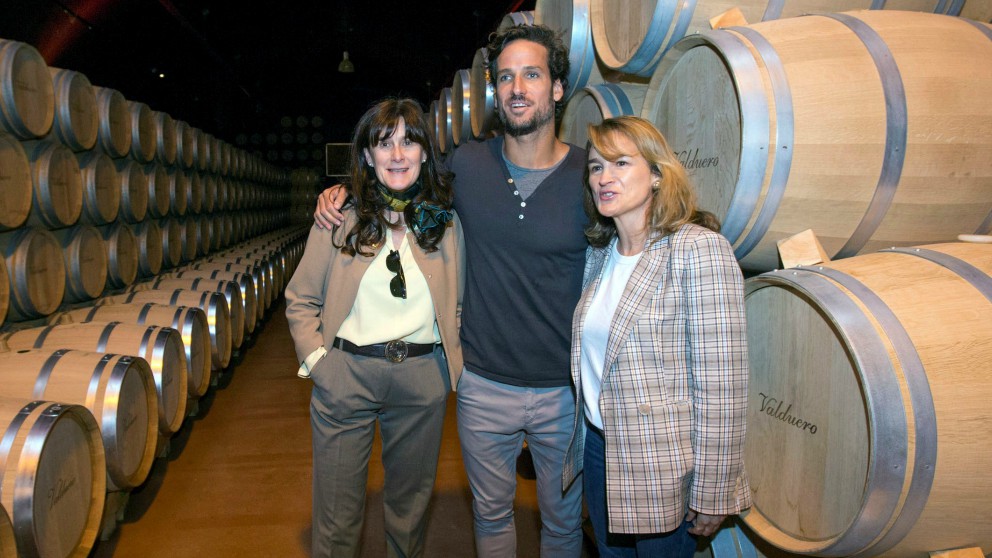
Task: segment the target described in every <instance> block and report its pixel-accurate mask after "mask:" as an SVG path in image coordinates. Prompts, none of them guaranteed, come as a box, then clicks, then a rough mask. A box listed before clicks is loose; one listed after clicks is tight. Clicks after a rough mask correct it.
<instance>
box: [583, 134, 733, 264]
mask: <svg viewBox="0 0 992 558" xmlns="http://www.w3.org/2000/svg"><path fill="white" fill-rule="evenodd" d="M619 137H624V138H627V139H628V140H630V141H631V142H632V143H633V144H634V145H635V146H636V147H637V153H636V154H635V153H624V152H622V151H621V150H620V149H619V148H618V147H617V138H619ZM588 147H589V148H590V149H593V148H594V149H595V150H596V151H598V152H599V154H600V155H602V156H603V157H605V158H606V159H607V160H609V161H616V160H617V159H619V158H620V157H623V156H624V155H627V156H630V155H637V154H639V155H640V156H642V157H644V159H645V160H647V162H648V166H649V167H650V168H651V173H652V174H654V175H655V177H656V178H657V179H658V187H657V188H653V193H652V196H651V205H650V207H649V208H648V224H647V228H648V232H649V233H656V234H658V235H661V236H665V235H669V234H672V233H673V232H675V231H676V230H678V229H679V227H681V226H682V225H685V224H686V223H693V224H696V225H700V226H703V227H706V228H708V229H710V230H713V231H715V232H719V231H720V221H719V220H718V219H717V218H716V216H715V215H713V214H712V213H710V212H709V211H704V210H702V209H699V208H698V207H697V205H696V193H695V191H693V189H692V185H691V184H690V183H689V177H688V175H687V174H686V172H685V168H684V167H683V166H682V163H679V160H678V158H677V157H676V156H675V153H674V152H672V149H671V148H670V147H669V146H668V142H667V141H666V140H665V137H664V136H663V135H661V132H659V131H658V130H657V128H655V127H654V125H653V124H651V123H650V122H649V121H647V120H645V119H643V118H639V117H636V116H619V117H616V118H607V119H606V120H603V122H602V123H600V124H596V125H592V124H590V125H589V145H588ZM584 181H585V188H584V190H585V194H584V196H583V197H584V205H585V210H586V215H587V216H588V217H589V223H590V224H589V226H588V227H586V231H585V233H586V238H588V239H589V243H590V244H592V245H593V246H595V247H597V248H599V247H603V246H606V245H608V244H609V243H610V242H611V241H612V240H613V237H615V236H616V234H617V228H616V225H615V224H614V223H613V219H611V218H608V217H603V216H602V215H600V214H599V211H597V210H596V203H595V201H594V200H593V195H592V190H591V189H590V188H589V167H588V165H587V166H586V170H585V175H584Z"/></svg>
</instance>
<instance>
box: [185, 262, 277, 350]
mask: <svg viewBox="0 0 992 558" xmlns="http://www.w3.org/2000/svg"><path fill="white" fill-rule="evenodd" d="M167 277H172V278H176V279H199V278H202V279H213V280H215V281H233V282H235V283H237V284H238V287H240V288H241V297H242V299H243V300H244V305H245V333H246V334H251V333H252V332H253V331H255V325H256V324H260V323H261V322H262V317H263V316H262V312H263V309H262V308H260V307H259V305H258V291H257V290H256V288H255V280H254V279H252V278H251V275H249V274H247V273H238V272H237V271H220V270H216V269H215V270H209V269H186V270H182V271H175V272H173V273H171V274H169V275H168V276H167ZM193 290H196V288H195V287H194V288H193Z"/></svg>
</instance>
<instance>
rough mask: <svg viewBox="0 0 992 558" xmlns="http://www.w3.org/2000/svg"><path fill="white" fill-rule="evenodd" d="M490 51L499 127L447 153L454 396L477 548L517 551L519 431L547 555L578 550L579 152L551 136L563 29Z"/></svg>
mask: <svg viewBox="0 0 992 558" xmlns="http://www.w3.org/2000/svg"><path fill="white" fill-rule="evenodd" d="M488 55H489V58H488V60H489V79H490V82H491V84H492V85H493V87H494V90H495V97H496V111H497V114H498V115H499V119H500V121H501V122H502V124H503V129H504V135H503V136H500V137H496V138H492V139H489V140H487V141H485V142H481V143H476V142H470V143H468V144H465V145H462V146H461V147H459V148H458V149H457V150H455V152H454V153H453V154H452V156H451V158H450V161H449V163H450V167H451V170H452V171H453V172H454V173H455V182H454V189H455V210H456V211H457V212H458V215H459V217H460V219H461V222H462V226H463V230H464V234H465V243H466V257H467V274H466V281H465V296H464V304H463V309H462V321H461V339H462V349H463V352H464V356H465V369H464V372H463V375H462V378H461V381H460V382H459V384H458V386H457V403H458V433H459V437H460V438H461V443H462V454H463V460H464V462H465V469H466V472H467V474H468V478H469V483H470V485H471V488H472V494H473V496H474V502H473V511H474V514H475V539H476V548H477V551H478V555H479V556H480V557H482V558H492V557H500V558H502V557H512V556H514V555H515V553H516V532H515V528H514V523H513V498H514V494H515V492H516V459H517V456H518V455H519V454H520V451H521V447H522V445H523V442H524V441H525V440H526V442H527V445H528V448H529V449H530V452H531V455H532V457H533V461H534V468H535V472H536V474H537V496H538V505H539V507H540V511H541V522H542V527H541V555H542V556H543V557H544V558H555V557H570V558H571V557H577V556H579V555H580V554H581V548H582V530H581V522H582V518H581V511H582V495H581V489H580V488H579V487H580V486H581V483H573V484H572V485H571V487H570V488H569V489H568V490H567V491H565V492H562V488H561V471H562V461H563V459H564V453H565V449H566V447H567V445H568V437H569V435H570V433H571V429H572V420H573V417H574V413H575V401H574V396H573V394H572V390H571V387H570V377H569V349H570V337H571V321H572V312H573V311H574V309H575V305H576V303H577V301H578V298H579V294H580V290H581V284H582V271H583V266H584V261H585V251H586V247H587V243H586V241H585V237H584V234H583V229H584V227H585V225H586V223H587V219H586V217H585V214H584V212H583V209H582V188H583V186H582V175H583V170H584V167H585V164H586V153H585V150H583V149H580V148H577V147H575V146H569V145H566V144H564V143H562V142H560V141H558V139H557V137H556V136H555V114H556V112H557V111H558V110H559V109H560V104H561V101H562V98H563V96H564V90H565V87H566V85H567V75H568V52H567V51H566V49H565V48H564V46H562V44H561V41H560V39H559V38H558V37H557V35H556V34H555V33H554V32H553V31H551V30H550V29H548V28H546V27H543V26H518V27H512V28H509V29H507V30H504V31H503V32H501V33H500V34H498V35H497V36H495V37H494V38H493V40H492V41H491V42H490V44H489V46H488ZM335 193H337V192H336V191H335V192H333V193H332V192H330V191H328V192H325V193H324V194H322V195H321V197H320V198H319V201H318V210H317V212H316V213H315V215H314V216H315V218H316V220H317V223H318V225H321V226H331V225H332V224H334V223H337V222H338V219H340V217H338V215H339V214H338V213H337V210H336V208H335V206H340V203H341V201H337V200H333V195H334V194H335Z"/></svg>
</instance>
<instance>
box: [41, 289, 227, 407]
mask: <svg viewBox="0 0 992 558" xmlns="http://www.w3.org/2000/svg"><path fill="white" fill-rule="evenodd" d="M87 322H104V323H106V322H123V323H127V324H138V325H142V326H150V325H155V326H161V327H171V328H173V329H175V330H177V331H179V333H180V334H181V335H182V340H183V349H184V351H185V357H186V372H187V377H186V383H185V384H186V388H187V391H188V394H189V396H190V397H192V398H194V399H197V398H199V397H202V396H203V395H204V394H205V393H207V390H208V389H209V388H210V354H209V352H210V328H209V325H208V324H207V315H206V313H205V312H204V311H203V310H201V309H200V308H198V307H196V306H172V305H168V304H156V303H144V304H107V305H104V306H94V307H91V308H79V309H76V310H68V311H64V312H58V313H55V314H52V316H51V318H50V319H49V323H52V324H71V323H87Z"/></svg>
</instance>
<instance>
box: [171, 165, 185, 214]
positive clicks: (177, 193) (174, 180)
mask: <svg viewBox="0 0 992 558" xmlns="http://www.w3.org/2000/svg"><path fill="white" fill-rule="evenodd" d="M188 180H189V177H188V176H187V175H186V173H185V172H184V171H182V170H180V169H177V168H171V169H169V196H170V199H169V213H170V214H172V215H174V216H176V217H182V216H184V215H186V209H187V208H188V207H189V198H188V197H187V192H188V191H189V184H187V181H188Z"/></svg>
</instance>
